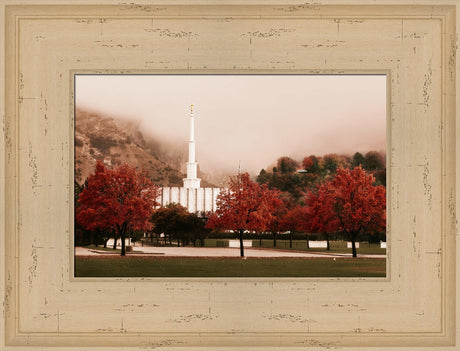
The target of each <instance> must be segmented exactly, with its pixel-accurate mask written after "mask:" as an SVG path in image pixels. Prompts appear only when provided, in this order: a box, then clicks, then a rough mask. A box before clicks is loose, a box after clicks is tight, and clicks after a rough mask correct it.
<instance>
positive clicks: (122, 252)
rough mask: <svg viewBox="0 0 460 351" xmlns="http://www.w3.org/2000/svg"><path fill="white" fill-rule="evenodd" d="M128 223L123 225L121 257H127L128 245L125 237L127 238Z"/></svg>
mask: <svg viewBox="0 0 460 351" xmlns="http://www.w3.org/2000/svg"><path fill="white" fill-rule="evenodd" d="M126 227H127V226H126V223H123V226H122V227H121V232H120V239H121V256H126V243H125V236H126Z"/></svg>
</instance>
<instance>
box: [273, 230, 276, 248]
mask: <svg viewBox="0 0 460 351" xmlns="http://www.w3.org/2000/svg"><path fill="white" fill-rule="evenodd" d="M273 247H276V233H273Z"/></svg>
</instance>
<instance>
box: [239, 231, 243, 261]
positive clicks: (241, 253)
mask: <svg viewBox="0 0 460 351" xmlns="http://www.w3.org/2000/svg"><path fill="white" fill-rule="evenodd" d="M238 232H239V234H240V257H244V247H243V230H242V229H240V230H239V231H238Z"/></svg>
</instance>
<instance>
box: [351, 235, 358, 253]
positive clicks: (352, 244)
mask: <svg viewBox="0 0 460 351" xmlns="http://www.w3.org/2000/svg"><path fill="white" fill-rule="evenodd" d="M351 251H352V253H353V257H356V256H357V255H356V243H355V239H354V238H353V239H351Z"/></svg>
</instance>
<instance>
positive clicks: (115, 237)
mask: <svg viewBox="0 0 460 351" xmlns="http://www.w3.org/2000/svg"><path fill="white" fill-rule="evenodd" d="M117 241H118V238H117V236H116V235H114V238H113V249H114V250H116V249H117Z"/></svg>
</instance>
